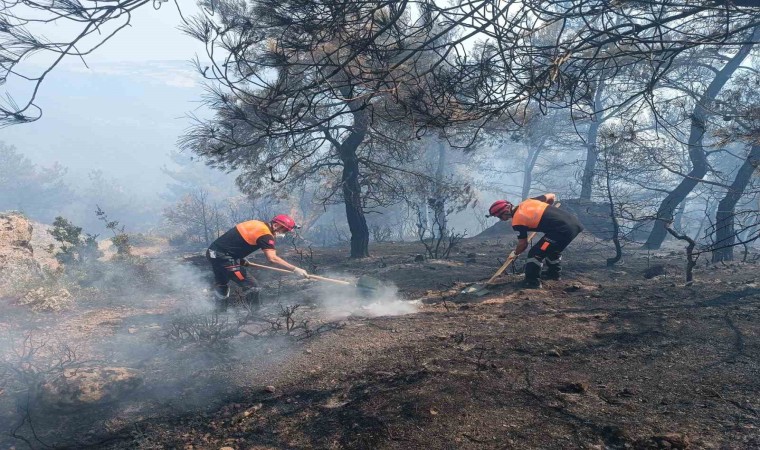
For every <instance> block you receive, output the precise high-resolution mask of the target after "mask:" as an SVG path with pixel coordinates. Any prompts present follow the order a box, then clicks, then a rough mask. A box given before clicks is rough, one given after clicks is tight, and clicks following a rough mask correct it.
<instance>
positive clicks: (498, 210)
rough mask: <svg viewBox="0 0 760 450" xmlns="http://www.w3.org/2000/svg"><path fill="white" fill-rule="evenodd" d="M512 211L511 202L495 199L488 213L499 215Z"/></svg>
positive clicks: (492, 215)
mask: <svg viewBox="0 0 760 450" xmlns="http://www.w3.org/2000/svg"><path fill="white" fill-rule="evenodd" d="M506 212H508V213H512V204H511V203H509V202H508V201H506V200H496V201H495V202H493V205H491V207H490V208H488V215H489V216H491V217H500V216H501V215H502V214H504V213H506Z"/></svg>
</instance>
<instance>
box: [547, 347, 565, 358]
mask: <svg viewBox="0 0 760 450" xmlns="http://www.w3.org/2000/svg"><path fill="white" fill-rule="evenodd" d="M546 354H547V355H549V356H554V357H555V358H559V357H560V356H562V354H561V353H560V352H559V350H557V349H556V348H553V349H551V350H549V351H548V352H546Z"/></svg>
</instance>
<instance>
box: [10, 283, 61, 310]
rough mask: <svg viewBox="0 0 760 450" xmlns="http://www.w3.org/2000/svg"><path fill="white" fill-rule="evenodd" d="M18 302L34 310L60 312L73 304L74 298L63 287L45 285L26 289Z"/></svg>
mask: <svg viewBox="0 0 760 450" xmlns="http://www.w3.org/2000/svg"><path fill="white" fill-rule="evenodd" d="M18 304H19V305H22V306H27V307H29V308H31V309H32V311H34V312H60V311H64V310H67V309H70V308H71V307H72V306H74V298H73V297H72V296H71V293H70V292H69V291H68V290H67V289H65V288H62V287H57V286H47V285H46V286H40V287H38V288H36V289H32V290H31V291H28V292H27V293H26V294H24V296H23V297H21V298H20V299H19V300H18Z"/></svg>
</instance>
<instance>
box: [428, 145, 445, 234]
mask: <svg viewBox="0 0 760 450" xmlns="http://www.w3.org/2000/svg"><path fill="white" fill-rule="evenodd" d="M445 171H446V142H445V141H444V140H440V142H439V144H438V167H437V168H436V171H435V189H434V191H433V201H432V202H431V203H432V205H433V217H434V219H433V223H434V224H435V226H434V227H433V228H434V229H433V230H431V231H432V233H433V237H436V236H439V235H440V236H444V235H445V234H446V229H447V228H448V224H447V223H446V199H445V198H444V195H443V177H444V175H445Z"/></svg>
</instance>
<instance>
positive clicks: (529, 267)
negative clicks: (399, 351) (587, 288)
mask: <svg viewBox="0 0 760 450" xmlns="http://www.w3.org/2000/svg"><path fill="white" fill-rule="evenodd" d="M579 233H580V231H578V232H575V231H574V230H573V231H568V232H562V233H547V234H545V235H544V237H542V238H541V239H540V240H539V241H538V242H536V243H535V244H534V245H533V247H532V248H531V249H530V251H529V252H528V261H527V262H526V263H525V278H526V279H529V280H537V279H539V278H541V268H542V267H543V265H544V260H546V265H547V266H548V267H547V268H546V272H547V275H559V274H560V272H561V271H562V266H561V262H562V251H563V250H564V249H565V248H566V247H567V246H568V245H570V243H571V242H572V241H573V239H575V237H576V236H578V234H579Z"/></svg>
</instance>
